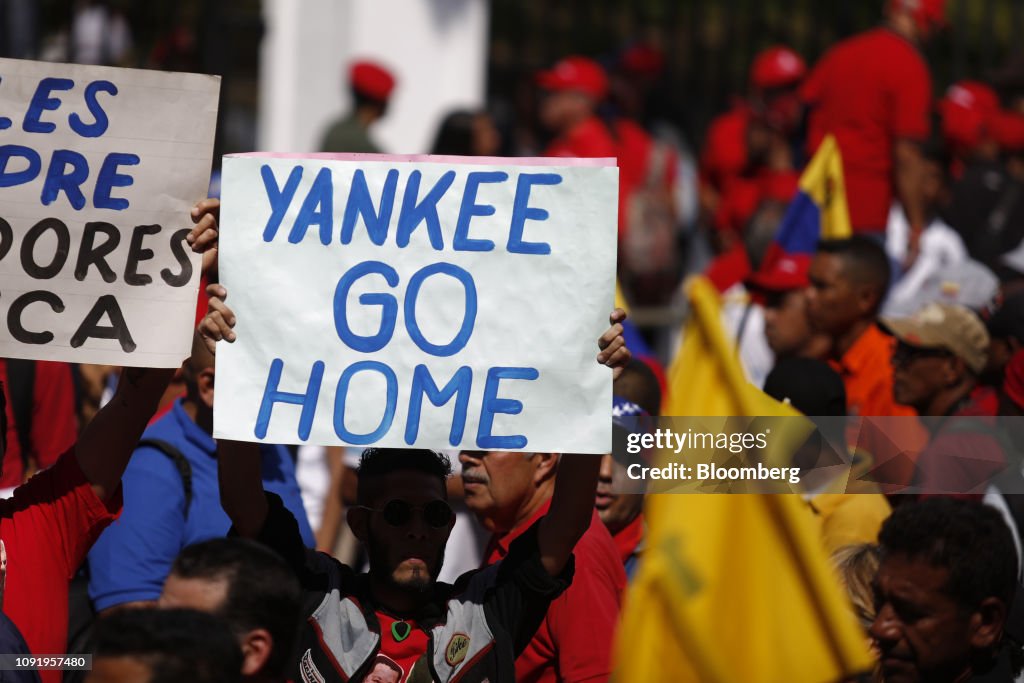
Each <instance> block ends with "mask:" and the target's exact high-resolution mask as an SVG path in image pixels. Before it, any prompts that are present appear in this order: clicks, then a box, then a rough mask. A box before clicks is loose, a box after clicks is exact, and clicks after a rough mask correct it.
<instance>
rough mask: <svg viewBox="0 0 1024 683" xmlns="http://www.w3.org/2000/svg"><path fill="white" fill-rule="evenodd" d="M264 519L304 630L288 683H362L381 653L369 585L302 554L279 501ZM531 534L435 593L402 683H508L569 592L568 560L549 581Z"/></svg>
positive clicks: (327, 560) (264, 535)
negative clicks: (421, 642) (298, 599)
mask: <svg viewBox="0 0 1024 683" xmlns="http://www.w3.org/2000/svg"><path fill="white" fill-rule="evenodd" d="M266 496H267V502H268V504H269V506H270V511H269V513H268V515H267V520H266V522H265V524H264V526H263V529H262V531H261V532H260V534H259V537H258V540H260V541H261V542H263V543H264V544H265V545H268V546H269V547H271V548H273V549H274V550H275V551H277V552H278V553H279V554H280V555H281V556H282V557H284V559H285V560H286V561H287V562H288V563H289V564H290V565H291V567H292V569H293V570H294V571H295V572H296V574H297V575H298V577H299V581H300V583H301V584H302V588H303V591H304V593H305V598H304V599H305V603H304V610H305V611H304V614H305V615H306V622H305V624H303V626H302V629H301V631H300V633H299V637H298V643H297V646H296V649H295V654H294V656H293V657H292V664H291V665H290V668H289V678H291V680H293V681H295V682H296V683H298V682H299V681H302V682H303V683H328V682H338V683H340V682H343V681H362V680H363V679H364V678H365V676H366V674H367V673H369V671H370V669H371V668H372V666H373V661H374V658H375V657H376V655H377V653H378V652H379V651H380V643H381V636H380V623H379V621H378V619H377V616H376V613H375V606H374V604H373V598H372V597H371V595H370V583H369V577H368V576H367V575H366V574H360V573H357V572H355V571H353V570H352V569H351V568H350V567H348V566H346V565H344V564H342V563H340V562H338V561H337V560H335V559H334V558H333V557H331V556H329V555H326V554H324V553H321V552H317V551H314V550H310V549H308V548H306V547H305V546H303V544H302V537H301V536H300V534H299V527H298V524H297V523H296V521H295V518H294V517H293V516H292V514H291V513H290V512H289V511H288V510H287V509H286V508H285V507H284V505H283V504H282V502H281V499H280V498H278V497H277V496H276V495H274V494H272V493H267V494H266ZM537 529H538V524H534V526H533V527H532V528H530V530H529V531H527V532H526V533H524V534H523V535H522V536H521V537H520V538H518V539H516V541H515V542H514V543H513V544H512V546H511V548H510V551H509V554H508V556H507V557H506V558H505V559H503V560H502V561H501V562H499V563H498V564H495V565H492V566H490V567H487V568H485V569H481V570H476V571H472V572H468V573H466V574H463V575H462V576H461V577H459V579H458V580H457V581H456V582H455V584H454V585H452V584H446V583H437V584H435V586H434V588H433V596H432V598H431V600H430V601H429V603H428V604H427V606H426V607H425V608H424V609H422V610H421V611H420V612H419V613H417V614H406V615H402V616H404V617H406V618H408V619H413V620H415V622H416V624H417V625H418V626H419V627H420V628H422V629H424V630H425V631H426V632H427V641H428V643H427V651H426V652H424V653H423V656H422V657H420V658H419V659H418V660H417V661H416V664H415V665H414V666H413V667H412V670H411V672H410V674H409V677H408V679H407V680H408V681H450V682H455V681H459V682H460V683H473V682H479V683H484V682H487V683H502V682H505V681H507V682H509V683H512V682H513V681H515V658H516V657H517V656H518V655H519V653H520V652H521V651H522V650H523V648H525V647H526V645H527V643H529V642H530V639H531V638H532V637H533V634H534V633H535V632H536V630H537V627H538V626H539V625H540V623H541V621H542V620H543V618H544V615H545V613H546V612H547V609H548V606H549V605H550V604H551V601H552V600H554V599H555V598H557V597H558V596H559V595H561V593H562V592H563V591H564V590H565V589H566V588H567V587H568V586H569V584H570V583H571V582H572V576H573V571H574V566H575V565H574V562H573V559H572V558H570V560H569V562H568V563H567V564H566V568H565V569H564V570H563V571H562V573H561V575H559V576H558V577H552V576H550V575H549V574H548V573H547V571H546V570H545V569H544V566H543V565H542V564H541V561H540V550H539V548H538V546H537Z"/></svg>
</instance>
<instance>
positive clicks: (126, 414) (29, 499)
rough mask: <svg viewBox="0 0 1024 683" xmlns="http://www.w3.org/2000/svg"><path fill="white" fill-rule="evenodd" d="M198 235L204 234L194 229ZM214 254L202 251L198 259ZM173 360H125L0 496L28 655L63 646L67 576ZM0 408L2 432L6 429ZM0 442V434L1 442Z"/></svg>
mask: <svg viewBox="0 0 1024 683" xmlns="http://www.w3.org/2000/svg"><path fill="white" fill-rule="evenodd" d="M207 210H208V206H207V205H206V204H204V203H200V205H199V206H197V207H196V209H194V210H193V218H194V220H196V221H197V222H198V224H197V225H196V227H195V229H194V230H193V232H192V235H191V236H190V240H189V241H190V243H191V244H192V245H193V250H195V251H197V252H206V253H209V252H212V253H213V254H215V253H216V249H215V247H216V237H217V234H216V230H211V223H213V225H214V226H215V221H213V218H212V217H211V218H204V217H203V212H204V211H207ZM200 235H202V236H201V237H200ZM213 258H214V257H213V256H212V255H211V256H209V257H204V266H207V265H208V264H209V263H211V262H212V259H213ZM174 372H175V371H174V369H173V368H159V369H150V368H126V369H125V370H124V372H123V375H122V377H121V381H120V382H118V388H117V393H116V394H115V395H114V397H113V399H111V401H110V403H108V404H107V405H106V406H104V407H103V408H102V409H101V410H100V411H99V412H98V413H97V414H96V416H95V417H94V418H93V420H92V421H91V422H90V423H89V425H88V426H87V427H86V428H85V430H84V431H83V432H82V435H81V437H79V439H78V442H77V443H76V444H73V445H71V446H70V447H68V448H67V450H66V451H65V452H64V454H63V455H61V456H60V457H59V458H57V459H56V463H55V464H54V465H53V466H52V467H50V468H49V469H46V470H43V471H42V472H40V473H39V474H37V475H36V476H34V477H33V478H32V479H31V480H29V481H28V482H27V483H25V484H24V485H22V486H20V487H18V488H17V489H16V490H15V492H14V497H13V498H10V499H7V500H0V550H2V553H3V554H5V555H6V565H5V567H4V568H2V569H0V586H2V592H0V595H2V605H3V612H4V614H6V615H7V616H8V617H9V618H10V619H11V621H13V622H14V623H15V625H16V626H17V627H18V630H19V631H20V632H21V634H22V636H24V638H25V641H26V643H27V644H28V646H29V649H30V651H31V652H32V654H34V655H52V654H59V653H62V652H64V651H65V649H66V648H67V635H68V584H69V581H70V580H71V578H72V576H73V574H74V573H75V572H76V571H77V570H78V567H79V566H81V564H82V561H83V560H84V559H85V555H86V553H87V552H88V551H89V548H90V547H91V546H92V544H93V543H94V542H95V541H96V538H97V537H98V536H99V534H100V532H101V531H103V529H105V528H106V527H107V525H109V524H110V523H111V522H112V521H113V520H114V519H115V517H116V516H117V515H118V514H119V513H120V510H121V475H122V474H123V473H124V470H125V467H127V465H128V460H129V459H130V458H131V455H132V452H133V451H134V450H135V445H136V444H137V443H138V441H139V438H140V437H141V436H142V432H143V430H145V428H146V424H147V423H148V422H149V419H150V417H152V415H153V413H154V412H155V411H156V407H157V404H158V402H159V401H160V397H161V396H162V395H163V393H164V390H165V389H166V388H167V384H168V382H170V380H171V377H172V376H173V375H174ZM6 416H7V413H6V410H0V437H6V434H7V429H6V427H7V425H6V424H4V421H5V420H6ZM2 445H4V444H3V442H2V440H0V446H2ZM40 678H41V680H42V682H43V683H59V682H60V680H61V672H60V671H41V672H40Z"/></svg>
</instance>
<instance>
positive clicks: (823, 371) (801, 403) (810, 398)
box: [764, 358, 846, 417]
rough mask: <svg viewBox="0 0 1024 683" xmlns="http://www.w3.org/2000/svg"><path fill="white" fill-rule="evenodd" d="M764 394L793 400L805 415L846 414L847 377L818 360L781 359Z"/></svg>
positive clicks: (826, 415) (837, 415) (772, 372)
mask: <svg viewBox="0 0 1024 683" xmlns="http://www.w3.org/2000/svg"><path fill="white" fill-rule="evenodd" d="M764 392H765V393H766V394H768V395H769V396H771V397H772V398H774V399H775V400H777V401H787V400H788V401H789V403H790V405H792V406H793V407H794V408H796V409H797V410H799V411H800V412H801V413H803V414H804V415H809V416H814V417H839V416H843V415H846V388H845V387H844V386H843V378H842V377H840V376H839V373H837V372H836V371H835V370H833V369H832V368H831V367H830V366H829V364H828V363H826V362H825V361H821V360H816V359H814V358H780V359H779V360H777V361H776V362H775V367H773V368H772V371H771V372H769V373H768V379H766V380H765V382H764Z"/></svg>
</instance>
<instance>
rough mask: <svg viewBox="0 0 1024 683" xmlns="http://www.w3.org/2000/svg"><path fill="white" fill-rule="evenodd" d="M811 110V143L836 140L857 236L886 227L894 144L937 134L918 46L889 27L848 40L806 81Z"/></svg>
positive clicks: (805, 96)
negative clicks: (932, 127)
mask: <svg viewBox="0 0 1024 683" xmlns="http://www.w3.org/2000/svg"><path fill="white" fill-rule="evenodd" d="M801 95H802V96H803V99H804V100H805V101H806V102H807V103H808V105H809V106H810V107H811V114H810V119H809V121H810V131H809V136H808V144H809V148H810V151H812V152H813V150H815V149H817V147H818V145H819V144H821V141H822V139H823V138H824V137H825V135H827V134H828V133H832V134H834V135H835V136H836V140H837V142H838V143H839V150H840V152H841V153H842V156H843V175H844V178H845V181H846V196H847V200H848V202H847V203H848V204H849V206H850V222H851V223H852V224H853V229H854V230H855V231H857V232H881V231H884V230H885V224H886V220H887V218H888V215H889V208H890V206H891V205H892V200H893V179H892V171H893V146H894V143H895V141H896V140H897V139H899V138H909V139H912V140H923V139H925V138H926V137H927V136H928V133H929V130H930V125H931V124H930V119H929V116H930V113H931V107H932V82H931V76H930V75H929V73H928V65H927V64H926V63H925V61H924V59H923V58H922V57H921V55H920V53H918V51H917V48H916V47H914V45H913V44H912V43H910V42H909V41H907V40H905V39H904V38H902V37H900V36H899V35H897V34H896V33H894V32H893V31H890V30H889V29H886V28H877V29H874V30H871V31H868V32H866V33H861V34H860V35H857V36H854V37H852V38H849V39H847V40H844V41H842V42H840V43H839V44H838V45H836V46H835V47H833V48H832V49H831V50H829V51H828V53H826V54H825V56H824V57H822V59H821V61H819V62H818V64H817V66H815V67H814V70H813V71H812V72H811V75H810V77H808V79H807V81H806V82H805V83H804V86H803V89H802V91H801Z"/></svg>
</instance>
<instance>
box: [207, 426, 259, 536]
mask: <svg viewBox="0 0 1024 683" xmlns="http://www.w3.org/2000/svg"><path fill="white" fill-rule="evenodd" d="M262 469H263V464H262V462H261V461H260V449H259V446H258V445H257V444H255V443H248V442H245V441H228V440H223V439H222V440H220V441H218V442H217V477H218V479H219V482H220V504H221V507H223V508H224V512H226V513H227V514H228V517H230V518H231V522H232V524H234V527H235V531H236V532H237V533H238V534H239V535H240V536H243V537H245V538H255V537H256V536H258V535H259V533H260V531H261V530H262V529H263V524H264V523H265V522H266V520H267V513H268V508H267V499H266V497H265V496H264V495H263V472H262Z"/></svg>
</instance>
